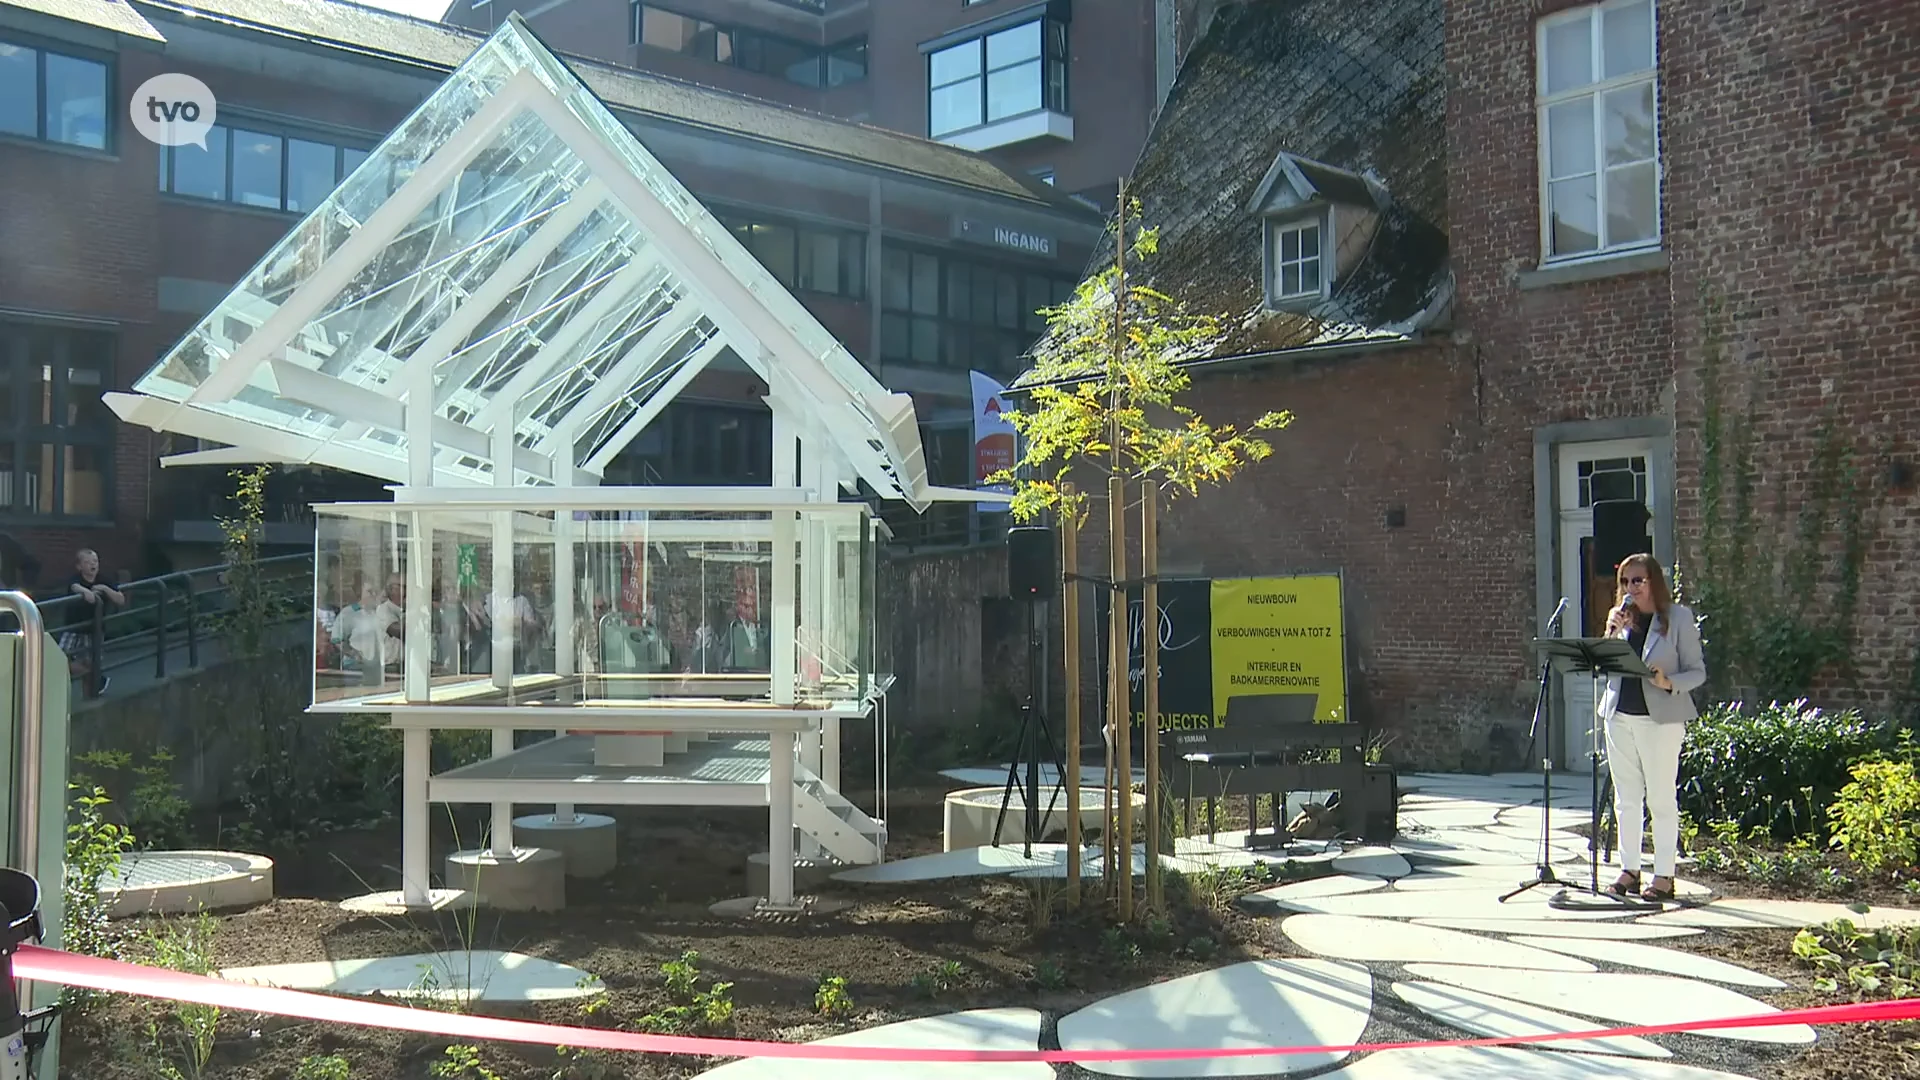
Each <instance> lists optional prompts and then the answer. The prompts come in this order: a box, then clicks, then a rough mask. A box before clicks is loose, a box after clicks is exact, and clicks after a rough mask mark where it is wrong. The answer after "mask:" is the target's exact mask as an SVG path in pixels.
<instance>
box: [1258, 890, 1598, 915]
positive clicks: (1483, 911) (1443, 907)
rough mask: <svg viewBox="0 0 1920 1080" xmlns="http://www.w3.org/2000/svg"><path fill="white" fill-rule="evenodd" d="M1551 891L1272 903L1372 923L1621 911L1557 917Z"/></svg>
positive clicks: (1385, 893) (1394, 894)
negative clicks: (1551, 904) (1550, 903)
mask: <svg viewBox="0 0 1920 1080" xmlns="http://www.w3.org/2000/svg"><path fill="white" fill-rule="evenodd" d="M1553 892H1554V890H1551V889H1545V888H1541V889H1534V890H1532V891H1531V892H1527V893H1522V894H1520V895H1519V896H1516V897H1514V898H1513V899H1512V900H1510V901H1508V902H1507V903H1504V904H1502V903H1500V901H1499V899H1498V892H1497V891H1494V890H1489V891H1487V892H1472V891H1463V890H1458V889H1452V890H1445V891H1441V892H1401V891H1399V890H1397V889H1384V890H1380V891H1378V892H1370V893H1360V894H1357V895H1350V896H1309V897H1287V898H1276V899H1274V901H1273V902H1274V904H1276V905H1277V906H1279V907H1280V908H1282V909H1284V910H1288V911H1297V912H1302V913H1308V914H1315V915H1360V916H1365V917H1368V918H1376V919H1552V920H1555V921H1559V920H1561V919H1572V920H1589V919H1615V918H1620V917H1621V916H1622V915H1624V914H1626V912H1624V911H1614V910H1603V911H1562V910H1560V909H1559V908H1554V907H1549V906H1547V900H1548V899H1549V897H1550V896H1551V895H1552V893H1553Z"/></svg>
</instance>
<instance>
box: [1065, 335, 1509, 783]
mask: <svg viewBox="0 0 1920 1080" xmlns="http://www.w3.org/2000/svg"><path fill="white" fill-rule="evenodd" d="M1479 382H1480V380H1479V365H1478V364H1477V363H1476V359H1475V354H1474V352H1473V350H1471V349H1467V348H1457V347H1452V346H1441V345H1434V346H1421V347H1415V348H1407V349H1400V350H1395V351H1390V352H1380V353H1375V354H1371V355H1349V356H1346V357H1342V358H1337V359H1328V360H1324V361H1320V362H1303V363H1294V364H1285V365H1273V366H1269V367H1267V368H1264V369H1259V370H1248V371H1244V372H1240V373H1236V374H1213V375H1204V376H1201V377H1198V378H1196V380H1195V382H1194V384H1193V388H1192V390H1191V391H1190V392H1189V393H1188V395H1187V396H1186V398H1185V399H1184V403H1185V404H1187V405H1188V406H1190V407H1192V408H1194V409H1195V410H1197V411H1198V412H1199V413H1200V414H1201V415H1202V416H1204V417H1205V418H1206V419H1208V420H1209V421H1211V422H1215V423H1231V424H1235V425H1239V426H1245V425H1246V424H1247V423H1249V422H1250V421H1252V420H1253V419H1254V418H1255V417H1257V416H1258V415H1259V414H1260V413H1262V412H1265V411H1268V410H1278V409H1286V410H1291V411H1292V412H1293V413H1294V414H1295V420H1294V422H1293V423H1292V425H1290V426H1289V427H1288V428H1286V429H1285V430H1283V431H1279V432H1274V433H1271V436H1270V439H1269V441H1270V442H1271V443H1272V445H1273V448H1274V454H1273V456H1272V457H1270V458H1268V459H1267V460H1266V461H1263V462H1260V463H1257V464H1254V465H1251V466H1249V467H1248V468H1247V470H1246V471H1245V472H1243V473H1242V474H1241V476H1240V477H1239V478H1238V479H1236V480H1234V481H1232V482H1230V483H1229V484H1227V485H1226V486H1224V487H1220V488H1215V489H1203V490H1202V491H1201V493H1200V494H1199V495H1198V496H1195V497H1188V498H1181V499H1178V500H1174V501H1164V502H1163V503H1162V509H1161V514H1160V556H1159V557H1160V570H1161V572H1162V573H1164V574H1169V575H1177V576H1206V577H1249V576H1268V575H1286V574H1291V573H1325V572H1331V571H1337V572H1339V573H1340V574H1341V575H1342V577H1343V581H1344V589H1345V602H1346V633H1347V643H1348V644H1347V649H1348V687H1349V699H1350V705H1351V715H1352V716H1353V718H1354V719H1355V720H1357V721H1360V722H1363V723H1367V724H1369V725H1374V726H1376V727H1378V728H1380V729H1382V730H1384V731H1387V732H1390V733H1391V734H1392V738H1393V740H1394V741H1393V743H1392V748H1391V750H1390V753H1392V754H1393V755H1394V756H1395V757H1396V758H1397V759H1398V760H1401V761H1406V762H1414V763H1419V764H1422V765H1430V766H1431V765H1437V766H1439V767H1444V768H1456V767H1459V766H1460V765H1461V764H1462V763H1463V762H1465V763H1467V764H1468V765H1469V766H1472V765H1475V764H1478V763H1479V762H1480V761H1481V760H1482V758H1483V756H1484V752H1485V747H1486V745H1487V740H1488V731H1489V728H1491V727H1494V726H1496V725H1497V726H1503V727H1506V728H1507V729H1508V734H1509V736H1510V737H1511V736H1512V735H1513V734H1514V733H1515V732H1516V731H1517V734H1518V739H1519V742H1520V744H1522V745H1524V744H1525V741H1526V727H1525V725H1526V722H1527V719H1528V715H1529V712H1530V708H1531V688H1530V687H1528V686H1526V685H1524V684H1526V683H1527V681H1528V680H1530V679H1531V678H1532V675H1531V673H1530V672H1529V671H1528V664H1529V661H1528V659H1527V655H1526V648H1527V645H1526V643H1527V641H1528V640H1529V639H1530V638H1531V637H1532V618H1531V603H1532V601H1531V597H1532V592H1531V589H1532V562H1531V551H1532V531H1531V525H1530V522H1531V514H1532V502H1531V499H1532V495H1531V490H1530V488H1528V487H1526V486H1520V487H1515V486H1514V485H1513V484H1512V483H1511V482H1510V481H1509V477H1510V476H1511V475H1512V474H1513V473H1514V472H1515V470H1516V468H1517V466H1516V465H1515V464H1514V462H1516V461H1519V462H1525V461H1530V460H1531V453H1532V447H1531V444H1530V443H1525V444H1517V443H1512V442H1510V441H1501V440H1496V439H1493V438H1490V437H1489V435H1488V432H1487V430H1486V429H1485V428H1484V427H1483V425H1482V424H1481V423H1480V422H1479V420H1478V417H1479V416H1480V413H1481V406H1480V401H1479V394H1480V391H1479ZM1102 503H1104V500H1102ZM1393 509H1402V510H1404V512H1405V517H1404V522H1405V523H1404V524H1403V525H1390V524H1389V523H1388V511H1389V510H1393ZM1106 520H1107V519H1106V511H1105V509H1104V506H1103V505H1101V506H1097V507H1096V509H1095V511H1094V513H1093V516H1092V520H1091V521H1090V523H1089V524H1088V525H1087V526H1085V527H1084V528H1083V530H1082V533H1081V547H1080V559H1081V567H1082V571H1083V572H1087V573H1100V574H1104V573H1105V572H1106V567H1107V561H1106V560H1107V555H1106V550H1107V543H1106ZM1139 528H1140V524H1139V515H1138V512H1137V511H1132V512H1130V513H1129V514H1128V519H1127V529H1128V534H1129V542H1128V546H1129V554H1128V565H1129V567H1130V568H1131V569H1130V570H1129V573H1137V572H1138V565H1139V563H1138V559H1139V548H1138V544H1139ZM1090 568H1091V569H1090ZM1085 610H1088V611H1091V608H1090V607H1088V608H1086V609H1085ZM1100 632H1101V631H1100V629H1099V628H1098V627H1094V626H1092V625H1091V624H1089V625H1088V626H1087V628H1086V629H1085V630H1083V632H1082V633H1083V637H1084V638H1085V645H1084V646H1083V653H1084V656H1085V659H1084V661H1083V663H1084V664H1086V665H1087V666H1086V667H1085V668H1084V669H1083V670H1085V671H1086V672H1088V673H1089V674H1088V676H1087V681H1088V682H1091V681H1092V680H1093V679H1095V678H1097V676H1096V675H1094V674H1092V673H1094V672H1096V671H1097V668H1095V667H1094V666H1092V665H1093V663H1094V661H1093V656H1094V652H1093V649H1094V644H1093V641H1094V636H1095V635H1096V634H1098V633H1100ZM1083 708H1085V709H1087V710H1088V711H1087V713H1086V714H1085V715H1087V716H1088V717H1089V718H1090V719H1089V720H1088V723H1089V724H1092V723H1096V722H1097V721H1096V720H1094V719H1092V718H1093V717H1095V715H1096V714H1095V713H1094V712H1093V711H1092V710H1093V709H1094V704H1093V700H1092V696H1091V688H1090V687H1089V688H1088V693H1087V696H1086V697H1085V698H1083Z"/></svg>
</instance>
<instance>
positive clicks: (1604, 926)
mask: <svg viewBox="0 0 1920 1080" xmlns="http://www.w3.org/2000/svg"><path fill="white" fill-rule="evenodd" d="M1413 922H1414V925H1415V926H1437V927H1440V928H1442V929H1445V930H1466V931H1470V932H1473V933H1480V934H1510V935H1519V934H1531V935H1532V936H1534V937H1555V938H1585V939H1587V940H1589V941H1655V940H1659V939H1662V938H1675V937H1692V936H1694V935H1696V934H1704V933H1706V931H1705V930H1699V929H1695V928H1694V927H1691V926H1648V925H1647V924H1646V922H1645V921H1637V922H1594V921H1591V920H1589V921H1585V922H1572V921H1569V922H1553V921H1551V920H1548V919H1415V920H1413Z"/></svg>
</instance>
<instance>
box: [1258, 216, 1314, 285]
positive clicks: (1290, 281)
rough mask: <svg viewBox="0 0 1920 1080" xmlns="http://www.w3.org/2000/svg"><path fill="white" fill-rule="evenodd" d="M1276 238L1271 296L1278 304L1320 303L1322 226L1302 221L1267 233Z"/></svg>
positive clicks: (1273, 252)
mask: <svg viewBox="0 0 1920 1080" xmlns="http://www.w3.org/2000/svg"><path fill="white" fill-rule="evenodd" d="M1268 231H1269V232H1270V233H1271V234H1272V236H1273V251H1272V252H1270V253H1269V254H1268V256H1267V258H1268V260H1269V261H1270V262H1271V263H1272V266H1273V274H1272V282H1273V284H1272V292H1273V298H1274V299H1276V300H1305V299H1315V300H1317V299H1319V298H1320V296H1321V289H1320V279H1321V274H1320V222H1319V221H1318V220H1317V219H1316V220H1313V221H1303V222H1298V223H1295V224H1290V225H1284V226H1276V227H1274V228H1272V229H1270V230H1268Z"/></svg>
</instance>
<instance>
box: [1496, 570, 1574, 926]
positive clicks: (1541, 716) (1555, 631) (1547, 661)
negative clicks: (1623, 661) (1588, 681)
mask: <svg viewBox="0 0 1920 1080" xmlns="http://www.w3.org/2000/svg"><path fill="white" fill-rule="evenodd" d="M1566 610H1567V598H1566V597H1564V596H1563V597H1561V598H1560V603H1559V605H1558V606H1556V607H1555V608H1554V609H1553V614H1552V615H1551V616H1549V617H1548V619H1547V636H1548V637H1549V638H1553V637H1558V636H1559V630H1560V616H1561V613H1562V612H1564V611H1566ZM1552 685H1553V658H1552V657H1551V656H1543V657H1542V658H1541V660H1540V693H1539V696H1538V697H1536V698H1535V699H1534V703H1533V730H1532V731H1531V732H1529V733H1528V735H1527V745H1528V752H1529V753H1531V752H1532V748H1533V747H1534V746H1539V747H1540V748H1541V751H1540V861H1539V862H1538V863H1536V864H1535V865H1534V868H1533V877H1532V878H1531V879H1530V880H1527V881H1523V882H1521V883H1520V885H1519V887H1518V888H1516V889H1514V890H1513V891H1511V892H1508V893H1506V894H1505V895H1503V896H1501V897H1500V902H1501V903H1503V904H1504V903H1506V902H1507V901H1508V900H1511V899H1513V898H1514V897H1516V896H1519V895H1520V894H1521V893H1523V892H1526V891H1527V890H1528V889H1531V888H1534V887H1535V886H1539V885H1565V884H1566V882H1563V881H1561V880H1560V879H1559V878H1557V877H1555V876H1554V873H1553V842H1552V825H1553V823H1552V821H1551V820H1550V819H1551V817H1552V816H1553V725H1552V724H1551V723H1549V722H1548V720H1547V694H1548V689H1549V688H1550V687H1551V686H1552Z"/></svg>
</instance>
